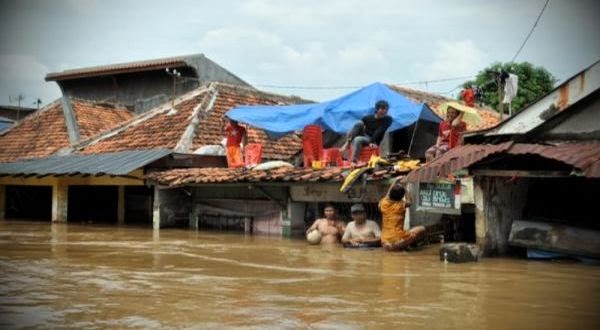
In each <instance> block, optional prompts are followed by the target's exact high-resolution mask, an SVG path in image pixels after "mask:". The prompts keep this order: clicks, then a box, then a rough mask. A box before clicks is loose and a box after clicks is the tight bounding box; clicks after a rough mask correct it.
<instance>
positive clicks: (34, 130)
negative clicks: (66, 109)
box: [0, 99, 133, 162]
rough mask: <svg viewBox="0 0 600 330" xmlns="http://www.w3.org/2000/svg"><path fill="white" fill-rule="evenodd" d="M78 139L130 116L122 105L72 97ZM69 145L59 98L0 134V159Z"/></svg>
mask: <svg viewBox="0 0 600 330" xmlns="http://www.w3.org/2000/svg"><path fill="white" fill-rule="evenodd" d="M71 106H72V108H73V111H74V113H75V119H76V121H77V125H78V126H79V134H80V136H81V138H82V139H84V138H88V137H90V136H93V135H96V134H98V133H100V132H103V131H106V130H108V129H110V128H112V127H114V126H115V125H118V124H119V123H122V122H123V121H126V120H128V119H130V118H132V117H133V114H132V113H131V112H129V111H127V110H126V109H125V108H120V107H114V106H112V105H108V104H97V103H92V102H90V101H83V100H72V102H71ZM69 146H70V142H69V135H68V133H67V126H66V123H65V117H64V114H63V109H62V103H61V100H60V99H59V100H57V101H54V102H53V103H51V104H49V105H47V106H46V107H44V108H43V109H41V110H40V111H37V112H35V113H34V114H32V115H30V116H28V117H26V118H25V119H23V120H22V121H20V122H19V123H18V124H17V125H15V126H14V127H12V128H11V129H9V130H7V131H5V132H3V133H2V134H0V162H12V161H17V160H22V159H29V158H38V157H44V156H48V155H51V154H54V153H56V152H58V151H59V150H61V149H63V148H67V147H69Z"/></svg>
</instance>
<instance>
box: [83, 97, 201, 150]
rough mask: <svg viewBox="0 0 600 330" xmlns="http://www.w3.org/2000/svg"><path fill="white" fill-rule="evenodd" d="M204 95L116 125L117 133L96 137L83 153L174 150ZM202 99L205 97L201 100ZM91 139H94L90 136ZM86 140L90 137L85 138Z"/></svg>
mask: <svg viewBox="0 0 600 330" xmlns="http://www.w3.org/2000/svg"><path fill="white" fill-rule="evenodd" d="M206 96H207V94H206V93H202V94H200V95H196V96H194V97H193V98H191V99H188V100H186V101H183V102H180V103H179V104H176V105H175V109H176V111H171V110H170V107H160V108H157V109H155V110H151V111H150V112H147V113H144V114H142V115H141V116H140V117H137V118H134V119H132V120H130V121H129V122H127V123H126V124H125V125H123V126H121V127H119V128H117V132H116V134H112V133H113V132H109V133H108V135H105V136H101V137H98V138H99V140H98V141H97V142H96V141H91V144H90V145H89V146H87V147H86V146H85V144H86V143H87V141H86V142H84V144H83V145H84V149H83V150H82V153H85V154H92V153H104V152H115V151H123V150H141V149H153V148H166V149H174V148H175V146H176V145H177V142H179V140H180V139H181V136H182V134H183V132H184V131H185V128H186V127H187V126H188V124H189V119H190V118H189V117H190V115H191V114H192V111H193V109H194V106H196V105H198V104H199V103H202V102H203V100H204V99H205V98H206ZM204 101H205V100H204ZM90 140H93V139H90ZM88 141H89V140H88Z"/></svg>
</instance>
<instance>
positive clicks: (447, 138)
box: [425, 106, 467, 162]
mask: <svg viewBox="0 0 600 330" xmlns="http://www.w3.org/2000/svg"><path fill="white" fill-rule="evenodd" d="M463 115H464V112H462V111H458V110H457V109H454V108H453V107H451V106H448V109H447V110H446V119H445V120H444V121H442V122H441V123H440V126H439V129H438V137H437V141H436V143H435V144H434V145H433V146H431V148H429V149H427V151H425V160H426V161H427V162H430V161H432V160H433V159H434V158H437V157H439V156H440V155H442V154H444V153H445V152H447V151H448V150H450V149H452V148H454V147H456V146H457V145H459V142H460V136H461V134H462V133H464V132H465V131H466V130H467V124H466V123H465V122H464V121H463V120H462V117H463Z"/></svg>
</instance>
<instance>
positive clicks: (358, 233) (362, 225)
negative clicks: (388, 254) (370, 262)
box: [342, 204, 381, 247]
mask: <svg viewBox="0 0 600 330" xmlns="http://www.w3.org/2000/svg"><path fill="white" fill-rule="evenodd" d="M350 212H351V213H352V221H350V222H349V223H348V226H346V231H344V236H343V237H342V244H344V246H345V247H369V246H379V244H380V241H381V230H380V229H379V225H378V224H377V222H375V221H373V220H367V214H366V212H365V207H364V206H363V205H362V204H354V205H352V207H351V208H350Z"/></svg>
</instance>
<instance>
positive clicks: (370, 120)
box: [340, 100, 392, 163]
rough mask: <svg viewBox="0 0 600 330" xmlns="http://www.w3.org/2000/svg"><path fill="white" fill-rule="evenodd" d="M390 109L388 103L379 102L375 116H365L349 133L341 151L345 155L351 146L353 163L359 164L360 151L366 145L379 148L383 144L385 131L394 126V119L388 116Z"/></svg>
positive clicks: (376, 105) (376, 104)
mask: <svg viewBox="0 0 600 330" xmlns="http://www.w3.org/2000/svg"><path fill="white" fill-rule="evenodd" d="M389 108H390V105H389V104H388V103H387V102H386V101H383V100H381V101H377V103H375V114H372V115H367V116H364V117H363V118H362V119H361V120H359V121H358V122H356V124H354V126H353V127H352V129H351V130H350V132H348V136H347V138H346V142H345V143H344V145H343V146H342V147H341V148H340V151H341V152H342V153H345V152H346V150H347V149H348V146H349V145H351V146H352V147H351V151H352V162H353V163H356V162H358V158H359V156H360V151H361V150H362V148H363V147H364V146H365V145H369V146H371V147H377V146H379V143H381V140H382V139H383V135H384V134H385V131H386V130H387V129H388V127H390V125H391V124H392V117H390V116H388V115H387V112H388V110H389Z"/></svg>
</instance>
